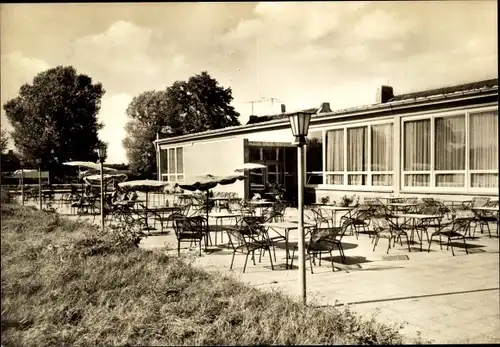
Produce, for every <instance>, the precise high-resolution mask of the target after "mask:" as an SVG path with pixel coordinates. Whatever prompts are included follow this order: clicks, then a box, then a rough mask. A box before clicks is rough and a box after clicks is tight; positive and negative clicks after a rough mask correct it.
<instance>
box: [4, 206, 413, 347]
mask: <svg viewBox="0 0 500 347" xmlns="http://www.w3.org/2000/svg"><path fill="white" fill-rule="evenodd" d="M1 237H2V239H1V241H2V244H1V251H2V280H1V286H2V287H1V288H2V292H1V295H2V316H1V319H2V345H4V346H57V345H72V346H89V345H250V344H251V345H254V344H399V343H402V342H403V340H402V336H401V335H400V333H399V330H400V327H399V326H386V325H381V324H378V323H377V322H375V321H374V320H362V319H361V318H360V316H358V315H356V314H354V313H352V312H350V311H349V310H348V309H338V308H313V307H310V306H309V307H308V306H304V305H302V304H299V303H297V302H295V301H293V300H291V299H289V298H287V297H284V296H282V295H281V294H279V293H276V292H262V291H260V290H258V289H255V288H251V287H248V286H245V285H243V284H241V283H239V282H236V281H235V280H233V279H230V278H227V277H224V276H215V275H212V274H209V273H207V272H204V271H202V270H200V269H197V268H195V267H192V266H191V265H189V264H188V263H186V262H184V261H183V260H182V259H179V258H177V257H169V256H166V255H165V254H164V253H162V252H152V251H146V250H142V249H139V248H137V246H136V240H135V241H134V240H133V239H132V238H127V237H123V235H121V236H118V235H117V231H116V230H111V231H108V232H106V233H103V232H102V231H100V230H99V229H97V227H96V228H94V227H91V226H89V225H86V224H84V223H75V222H71V221H69V220H67V219H64V218H60V217H58V216H57V215H55V214H47V213H44V212H39V211H36V210H33V209H30V208H22V207H19V206H15V205H6V206H2V229H1Z"/></svg>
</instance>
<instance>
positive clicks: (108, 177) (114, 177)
mask: <svg viewBox="0 0 500 347" xmlns="http://www.w3.org/2000/svg"><path fill="white" fill-rule="evenodd" d="M127 178H128V177H127V175H125V174H104V175H103V179H104V184H105V185H107V184H108V183H109V182H111V181H118V182H123V181H126V180H127ZM83 180H84V181H86V182H87V183H89V184H92V183H95V182H100V181H101V175H88V176H84V177H83Z"/></svg>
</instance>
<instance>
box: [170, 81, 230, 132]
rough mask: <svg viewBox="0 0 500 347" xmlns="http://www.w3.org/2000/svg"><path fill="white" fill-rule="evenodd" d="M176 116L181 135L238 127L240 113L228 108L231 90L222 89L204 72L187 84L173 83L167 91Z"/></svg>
mask: <svg viewBox="0 0 500 347" xmlns="http://www.w3.org/2000/svg"><path fill="white" fill-rule="evenodd" d="M167 95H168V98H169V100H170V102H171V107H172V109H173V110H174V112H175V114H176V115H177V116H178V117H179V118H180V119H181V124H182V133H183V134H191V133H197V132H201V131H205V130H212V129H221V128H225V127H228V126H233V125H239V124H240V122H239V120H238V117H239V113H238V112H236V110H235V109H234V107H233V106H231V105H230V103H231V101H232V100H233V96H232V90H231V88H223V87H221V86H220V85H219V83H218V82H217V80H215V79H213V78H212V77H210V75H209V74H208V73H207V72H206V71H204V72H202V73H201V74H199V75H195V76H193V77H191V78H189V80H188V81H187V82H179V81H178V82H175V83H174V84H173V85H172V86H171V87H169V88H167Z"/></svg>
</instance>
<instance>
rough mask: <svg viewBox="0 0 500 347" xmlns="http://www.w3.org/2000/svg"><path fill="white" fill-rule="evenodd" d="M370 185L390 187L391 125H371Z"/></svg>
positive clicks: (391, 159)
mask: <svg viewBox="0 0 500 347" xmlns="http://www.w3.org/2000/svg"><path fill="white" fill-rule="evenodd" d="M371 143H372V148H371V159H372V166H371V170H372V172H373V174H372V185H373V186H392V170H393V169H392V162H393V152H392V149H393V139H392V124H379V125H372V141H371Z"/></svg>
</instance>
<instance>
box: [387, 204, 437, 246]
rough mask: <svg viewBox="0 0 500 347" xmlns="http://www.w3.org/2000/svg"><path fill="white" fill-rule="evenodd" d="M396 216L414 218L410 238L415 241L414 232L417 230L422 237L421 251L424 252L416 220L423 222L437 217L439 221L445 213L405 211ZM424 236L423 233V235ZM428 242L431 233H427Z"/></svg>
mask: <svg viewBox="0 0 500 347" xmlns="http://www.w3.org/2000/svg"><path fill="white" fill-rule="evenodd" d="M396 217H402V218H404V219H405V221H406V219H411V220H412V234H411V237H410V240H411V241H413V232H414V231H416V232H417V236H418V238H419V239H420V252H422V244H423V242H422V237H420V234H419V233H418V230H417V229H416V228H415V221H416V220H420V221H421V222H423V221H424V220H433V219H437V220H438V221H441V219H442V218H443V215H436V214H422V213H403V214H399V215H397V216H396ZM422 236H423V235H422ZM427 242H429V235H428V234H427Z"/></svg>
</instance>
